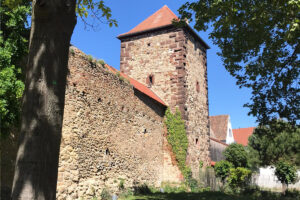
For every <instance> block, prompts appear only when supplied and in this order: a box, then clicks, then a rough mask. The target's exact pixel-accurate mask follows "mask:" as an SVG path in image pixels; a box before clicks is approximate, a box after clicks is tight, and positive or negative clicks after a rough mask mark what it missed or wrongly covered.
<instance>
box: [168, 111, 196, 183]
mask: <svg viewBox="0 0 300 200" xmlns="http://www.w3.org/2000/svg"><path fill="white" fill-rule="evenodd" d="M165 125H166V127H167V130H168V135H167V140H168V142H169V144H170V145H171V146H172V151H173V153H174V154H175V157H176V160H177V162H178V167H179V169H180V171H181V172H182V174H183V176H184V178H185V179H186V180H188V179H190V177H191V170H190V168H189V167H187V166H186V164H185V161H186V155H187V149H188V138H187V135H186V131H185V126H184V121H183V119H182V118H181V113H180V111H179V110H178V109H177V110H176V112H175V114H173V113H172V112H171V110H170V109H169V108H168V109H167V110H166V114H165Z"/></svg>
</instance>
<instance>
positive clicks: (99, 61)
mask: <svg viewBox="0 0 300 200" xmlns="http://www.w3.org/2000/svg"><path fill="white" fill-rule="evenodd" d="M97 63H99V64H100V65H102V66H104V65H105V61H104V60H102V59H99V60H97Z"/></svg>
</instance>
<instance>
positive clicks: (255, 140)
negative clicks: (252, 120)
mask: <svg viewBox="0 0 300 200" xmlns="http://www.w3.org/2000/svg"><path fill="white" fill-rule="evenodd" d="M249 145H250V146H251V147H252V148H253V149H255V150H256V151H257V152H258V155H259V159H260V160H261V165H262V166H267V165H275V164H276V163H278V161H280V160H285V161H289V162H291V163H294V164H296V165H298V166H300V128H299V127H295V126H292V125H291V124H289V123H287V122H285V121H282V120H273V121H272V122H271V123H270V124H269V125H267V126H259V127H257V128H256V129H255V131H254V133H253V135H252V136H251V137H250V138H249Z"/></svg>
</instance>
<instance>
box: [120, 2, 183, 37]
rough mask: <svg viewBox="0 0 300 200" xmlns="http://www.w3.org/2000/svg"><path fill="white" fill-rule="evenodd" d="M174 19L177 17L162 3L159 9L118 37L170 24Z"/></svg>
mask: <svg viewBox="0 0 300 200" xmlns="http://www.w3.org/2000/svg"><path fill="white" fill-rule="evenodd" d="M174 19H175V20H178V17H177V16H176V15H175V14H174V13H173V12H172V11H171V10H170V9H169V8H168V6H166V5H164V6H163V7H162V8H161V9H159V10H158V11H156V12H155V13H154V14H153V15H151V16H150V17H148V18H147V19H146V20H144V21H143V22H141V23H140V24H139V25H137V26H136V27H134V28H133V29H131V30H130V31H129V32H127V33H123V34H121V35H119V36H118V37H122V36H125V35H128V34H132V33H138V32H142V31H145V30H150V29H154V28H158V27H163V26H166V25H171V24H172V21H173V20H174Z"/></svg>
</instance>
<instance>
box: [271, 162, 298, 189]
mask: <svg viewBox="0 0 300 200" xmlns="http://www.w3.org/2000/svg"><path fill="white" fill-rule="evenodd" d="M275 167H276V168H275V175H276V177H277V178H278V180H279V181H280V182H281V183H282V184H286V185H287V186H288V185H289V184H291V183H295V182H296V180H297V169H296V167H295V166H293V165H292V164H289V163H288V162H285V161H279V162H278V163H277V164H276V166H275Z"/></svg>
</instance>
